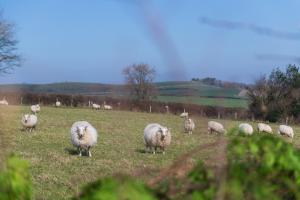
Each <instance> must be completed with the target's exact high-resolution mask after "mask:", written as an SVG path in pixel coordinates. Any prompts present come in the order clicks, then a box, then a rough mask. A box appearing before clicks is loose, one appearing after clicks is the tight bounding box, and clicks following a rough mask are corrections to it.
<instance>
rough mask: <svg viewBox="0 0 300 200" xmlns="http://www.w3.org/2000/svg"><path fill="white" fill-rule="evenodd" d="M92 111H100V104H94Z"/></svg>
mask: <svg viewBox="0 0 300 200" xmlns="http://www.w3.org/2000/svg"><path fill="white" fill-rule="evenodd" d="M92 109H95V110H100V105H99V104H95V103H93V104H92Z"/></svg>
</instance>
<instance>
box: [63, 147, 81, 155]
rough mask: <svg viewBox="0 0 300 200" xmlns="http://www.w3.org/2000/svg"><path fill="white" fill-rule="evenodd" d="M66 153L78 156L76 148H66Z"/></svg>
mask: <svg viewBox="0 0 300 200" xmlns="http://www.w3.org/2000/svg"><path fill="white" fill-rule="evenodd" d="M65 152H67V153H68V154H70V155H73V156H75V155H78V151H77V150H76V149H74V148H65Z"/></svg>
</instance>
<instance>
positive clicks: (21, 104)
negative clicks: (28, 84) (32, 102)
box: [21, 97, 23, 105]
mask: <svg viewBox="0 0 300 200" xmlns="http://www.w3.org/2000/svg"><path fill="white" fill-rule="evenodd" d="M21 105H23V97H21Z"/></svg>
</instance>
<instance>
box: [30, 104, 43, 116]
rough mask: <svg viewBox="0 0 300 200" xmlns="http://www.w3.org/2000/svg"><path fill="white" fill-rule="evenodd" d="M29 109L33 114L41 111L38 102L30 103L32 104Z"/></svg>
mask: <svg viewBox="0 0 300 200" xmlns="http://www.w3.org/2000/svg"><path fill="white" fill-rule="evenodd" d="M30 109H31V111H32V112H33V113H34V114H36V113H38V112H40V111H41V107H40V105H39V104H36V105H32V106H31V107H30Z"/></svg>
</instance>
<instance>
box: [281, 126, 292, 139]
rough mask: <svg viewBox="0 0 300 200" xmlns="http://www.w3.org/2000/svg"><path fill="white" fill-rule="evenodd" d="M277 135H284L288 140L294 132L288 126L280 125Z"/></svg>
mask: <svg viewBox="0 0 300 200" xmlns="http://www.w3.org/2000/svg"><path fill="white" fill-rule="evenodd" d="M278 134H280V135H286V136H288V137H290V138H293V137H294V130H293V128H292V127H290V126H286V125H280V126H279V129H278Z"/></svg>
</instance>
